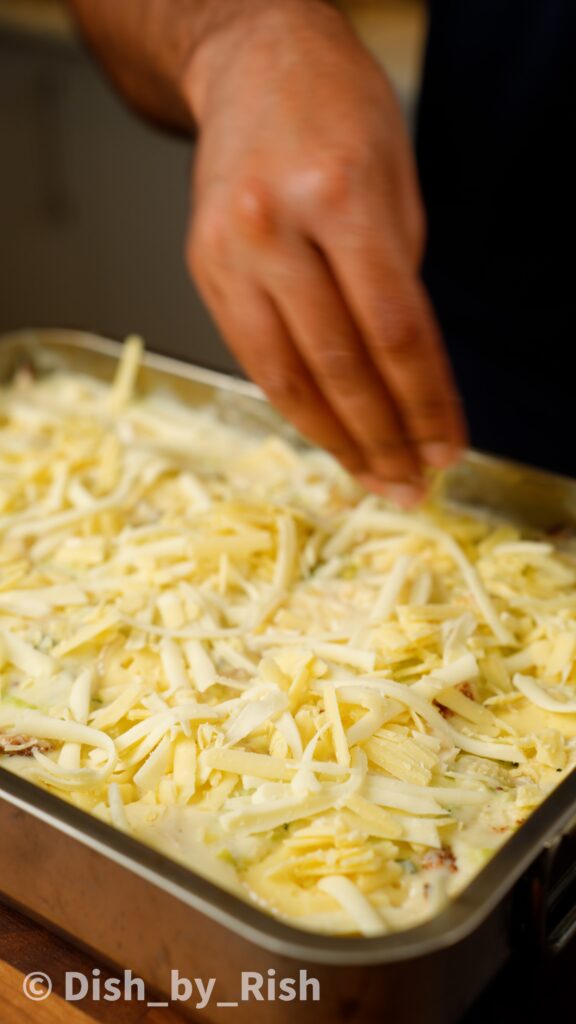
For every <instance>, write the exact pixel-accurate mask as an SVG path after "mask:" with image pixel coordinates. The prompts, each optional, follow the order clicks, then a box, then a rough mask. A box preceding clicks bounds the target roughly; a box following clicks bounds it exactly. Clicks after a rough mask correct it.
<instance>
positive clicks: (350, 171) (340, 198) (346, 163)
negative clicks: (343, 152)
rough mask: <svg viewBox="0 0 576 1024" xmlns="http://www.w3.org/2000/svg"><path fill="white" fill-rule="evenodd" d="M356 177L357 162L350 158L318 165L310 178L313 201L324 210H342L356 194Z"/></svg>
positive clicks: (332, 160)
mask: <svg viewBox="0 0 576 1024" xmlns="http://www.w3.org/2000/svg"><path fill="white" fill-rule="evenodd" d="M356 177H357V174H356V166H355V161H353V160H351V159H350V158H348V157H333V158H332V159H330V160H327V161H326V162H325V163H321V164H318V165H317V166H316V167H314V168H313V170H312V171H311V173H310V174H309V176H308V178H309V192H310V196H311V199H312V200H313V201H314V203H315V204H316V205H317V206H319V207H321V208H322V209H329V210H338V209H341V208H342V207H343V206H346V205H347V204H348V202H349V201H350V199H351V197H352V195H353V194H354V191H355V188H354V185H355V180H356Z"/></svg>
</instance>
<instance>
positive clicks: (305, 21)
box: [180, 0, 343, 126]
mask: <svg viewBox="0 0 576 1024" xmlns="http://www.w3.org/2000/svg"><path fill="white" fill-rule="evenodd" d="M207 6H208V5H207ZM338 7H339V0H279V2H276V3H274V2H272V3H271V0H244V2H242V3H239V2H238V0H224V2H220V3H218V4H214V6H213V8H212V11H211V12H210V13H208V10H207V11H206V16H205V18H204V21H203V23H202V25H201V26H200V27H199V30H198V32H197V33H196V34H195V42H194V46H193V47H192V48H191V51H190V53H189V55H188V58H187V60H186V61H185V62H184V64H183V67H182V73H181V76H180V89H181V94H182V96H183V98H184V101H185V102H186V104H187V106H188V109H189V110H190V113H191V116H192V117H193V119H194V121H195V123H196V124H197V125H199V126H201V125H202V122H203V120H204V118H205V116H206V110H207V108H208V106H209V103H210V97H211V95H212V93H213V91H214V88H215V86H216V85H217V84H218V82H219V80H220V79H221V77H222V75H223V74H224V73H225V71H226V68H227V67H228V66H229V64H230V62H231V61H232V60H233V59H234V56H235V54H237V53H240V52H241V51H243V50H245V48H246V46H247V44H250V43H252V42H256V41H257V40H258V39H260V40H261V41H262V43H263V44H264V45H266V40H267V39H268V41H270V42H271V43H273V42H275V43H278V42H280V44H281V45H285V46H286V47H287V46H288V44H289V43H290V42H291V41H292V40H293V39H294V30H295V29H296V30H297V29H299V28H300V29H301V28H303V27H304V28H310V27H313V26H314V25H316V26H317V27H318V29H319V30H327V29H330V27H331V26H332V25H333V24H334V23H336V24H337V25H338V26H339V27H340V28H341V25H342V21H343V17H342V14H341V13H340V12H339V10H338Z"/></svg>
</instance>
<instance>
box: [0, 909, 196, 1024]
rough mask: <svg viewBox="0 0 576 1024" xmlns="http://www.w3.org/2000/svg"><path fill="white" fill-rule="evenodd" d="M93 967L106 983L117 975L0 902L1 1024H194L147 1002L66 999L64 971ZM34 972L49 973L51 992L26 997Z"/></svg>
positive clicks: (87, 970) (151, 995)
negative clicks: (26, 985) (26, 986)
mask: <svg viewBox="0 0 576 1024" xmlns="http://www.w3.org/2000/svg"><path fill="white" fill-rule="evenodd" d="M95 968H99V969H100V970H101V976H100V977H101V981H102V982H104V980H105V979H106V978H108V977H114V976H116V975H115V973H114V971H111V970H107V969H106V968H105V967H104V966H103V965H102V964H98V963H97V962H96V961H95V960H94V958H93V957H91V956H89V955H88V954H86V953H83V952H81V951H80V950H78V949H76V948H75V947H74V946H72V945H71V944H70V943H68V942H66V941H64V939H61V938H59V937H58V936H56V935H52V934H51V933H50V932H49V931H47V930H46V929H45V928H43V927H42V926H41V925H39V924H36V923H35V922H32V921H30V920H28V919H27V918H26V917H24V916H23V915H22V914H19V913H17V912H16V911H15V910H12V909H10V908H8V907H6V906H4V905H3V904H1V903H0V1021H2V1024H94V1022H95V1021H99V1022H100V1024H112V1022H114V1024H184V1021H186V1024H190V1017H186V1018H185V1017H183V1016H182V1015H181V1014H180V1013H177V1012H176V1011H175V1010H173V1009H172V1008H167V1009H153V1008H149V1007H148V1006H147V1004H146V1003H144V1002H136V1001H133V1002H126V1001H124V1000H118V1001H117V1002H105V1001H102V1000H100V1001H95V1000H92V999H89V998H88V997H87V998H86V999H83V1000H82V1001H78V1002H66V1001H65V999H64V976H65V973H66V971H77V972H78V973H80V974H83V975H85V976H86V977H87V978H89V979H91V978H92V972H93V970H94V969H95ZM34 972H42V973H44V974H47V975H48V977H50V978H51V980H52V982H53V990H52V992H51V993H50V995H49V996H48V997H47V998H46V999H43V1000H41V1001H36V1000H33V999H28V998H27V997H26V996H25V994H24V991H23V984H24V979H25V978H26V977H27V976H28V975H29V974H32V973H34ZM147 997H148V1000H150V1001H152V1000H153V999H154V998H155V996H154V993H153V992H149V991H147ZM158 998H159V999H160V998H161V997H160V996H159V997H158Z"/></svg>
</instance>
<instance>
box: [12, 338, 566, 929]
mask: <svg viewBox="0 0 576 1024" xmlns="http://www.w3.org/2000/svg"><path fill="white" fill-rule="evenodd" d="M140 351H141V344H140V342H139V341H138V340H137V339H131V340H130V341H129V342H128V343H127V344H126V346H125V349H124V356H123V359H122V360H121V363H120V365H119V368H118V372H117V374H116V378H115V380H114V381H113V382H112V383H111V385H110V386H107V385H105V384H102V383H100V382H98V381H96V380H94V379H92V378H89V377H84V376H80V375H74V374H69V373H58V374H52V375H50V376H49V377H46V378H45V379H41V380H33V379H31V378H30V377H27V376H25V375H24V376H21V377H20V378H19V379H18V380H17V381H15V382H14V384H13V385H12V386H11V387H10V388H5V389H4V390H2V391H1V392H0V764H2V765H3V766H4V767H7V768H10V769H11V770H13V771H16V772H18V773H20V774H22V775H25V776H26V777H28V778H30V779H32V780H33V781H34V782H36V783H38V784H40V785H42V786H44V787H46V788H47V789H49V790H50V791H52V792H54V793H56V794H59V795H60V796H62V797H63V798H64V799H67V800H70V801H72V802H73V803H74V804H76V805H77V806H79V807H81V808H83V809H85V810H86V811H89V812H91V813H93V814H95V815H97V816H98V817H100V818H102V819H104V820H105V821H107V822H109V823H111V824H112V825H114V826H115V827H117V828H119V829H121V830H123V831H125V832H128V833H130V834H132V835H134V836H136V837H137V838H139V839H141V840H142V841H144V842H147V843H150V844H152V845H153V846H155V847H156V848H158V849H160V850H162V851H164V852H165V853H167V854H168V855H169V856H171V857H174V858H176V859H178V860H179V861H181V862H183V863H185V864H186V865H188V866H190V867H192V868H193V869H194V870H196V871H197V872H199V873H201V874H203V875H206V876H208V877H210V878H211V879H213V880H215V881H217V882H218V883H219V884H221V885H223V886H225V887H227V888H228V889H230V890H232V891H233V892H236V893H237V894H239V895H241V896H243V897H244V898H245V899H248V900H251V901H253V902H255V903H256V904H257V905H258V906H260V907H261V908H262V909H265V910H267V911H268V912H269V913H271V914H274V915H276V916H278V917H280V918H282V919H284V920H286V921H289V922H290V923H292V924H295V925H297V926H299V927H302V928H306V929H310V930H313V931H319V932H328V933H332V934H364V935H374V934H379V933H382V932H386V931H389V930H395V929H400V928H406V927H410V926H413V925H415V924H417V923H419V922H420V921H423V920H425V919H426V918H428V917H430V916H431V915H432V914H433V913H436V912H437V911H438V910H439V909H441V907H442V906H443V905H444V904H445V902H446V900H448V899H449V898H450V897H452V896H453V895H455V894H456V893H457V892H459V891H460V890H461V889H462V887H463V886H464V885H465V884H466V883H467V881H468V880H469V879H470V878H471V877H472V876H473V875H474V874H475V873H476V872H477V871H478V870H479V869H480V867H481V866H482V864H483V863H484V862H485V861H486V859H487V858H489V857H490V856H491V855H492V853H493V852H494V851H495V850H496V849H497V848H498V846H499V845H500V844H501V843H502V841H503V840H504V839H505V838H506V837H507V836H509V835H510V834H511V833H512V832H513V831H514V830H515V829H516V828H517V827H518V825H520V824H521V822H522V821H523V820H524V819H525V817H526V816H527V814H529V813H530V811H531V810H532V809H533V808H534V807H535V806H537V805H538V804H539V803H540V802H541V800H542V799H543V798H544V797H545V796H546V794H547V793H548V792H549V791H550V790H551V789H552V788H553V787H554V786H555V785H556V783H557V782H558V781H559V780H560V779H562V778H563V777H564V776H565V775H566V773H567V772H569V771H570V770H571V769H572V767H573V766H574V763H575V758H576V739H575V737H576V665H575V661H576V590H575V582H576V568H575V563H574V561H573V560H572V559H571V558H570V557H569V555H568V554H566V553H562V552H560V551H558V550H556V549H555V548H554V545H553V544H552V543H551V542H549V540H548V539H540V538H535V537H532V536H523V535H522V534H521V532H520V531H519V530H517V529H515V528H513V527H511V526H508V525H495V524H493V523H492V524H491V523H488V522H487V521H484V520H482V519H480V518H473V517H471V516H464V515H455V514H454V513H448V512H447V511H446V510H443V509H442V508H440V507H436V506H435V505H434V504H433V503H431V504H430V505H429V506H428V507H426V508H425V509H423V510H420V511H418V512H414V513H410V514H408V513H399V512H396V511H394V510H392V509H391V508H389V507H387V506H386V504H385V503H384V502H383V501H381V500H379V499H376V498H375V497H373V496H369V497H366V496H365V495H363V493H362V492H361V490H360V488H359V487H358V485H357V484H355V483H354V482H353V481H352V480H351V479H350V478H349V477H348V476H347V475H346V474H345V473H344V472H343V470H341V469H340V468H339V467H338V466H337V465H336V464H335V463H334V462H333V461H332V460H331V459H330V458H329V457H328V456H326V455H324V454H323V453H321V452H318V451H313V450H300V449H297V448H296V447H293V446H291V445H290V444H288V443H287V442H286V441H284V440H282V439H281V438H280V437H269V436H262V435H259V434H257V433H251V432H250V431H248V430H245V429H240V428H239V427H238V426H236V427H234V428H233V427H231V426H229V425H227V424H226V423H225V422H224V421H223V420H222V418H221V417H220V416H219V415H218V413H217V411H216V409H215V408H211V407H203V408H188V407H186V406H184V405H182V404H180V403H179V402H178V401H177V400H176V399H174V398H171V397H170V396H166V395H161V394H154V395H148V396H146V397H140V396H139V395H138V393H137V390H136V381H137V372H138V365H139V360H140Z"/></svg>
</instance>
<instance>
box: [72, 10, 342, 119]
mask: <svg viewBox="0 0 576 1024" xmlns="http://www.w3.org/2000/svg"><path fill="white" fill-rule="evenodd" d="M318 2H326V0H120V2H119V0H69V3H70V7H71V8H72V11H73V12H74V14H75V17H76V20H77V23H78V25H79V27H80V29H81V31H82V33H83V35H84V36H85V38H86V40H87V41H88V43H89V45H90V47H91V48H92V50H93V51H94V52H95V54H96V56H97V57H98V59H99V61H100V63H101V64H102V65H103V66H104V67H105V69H106V70H107V72H108V74H109V75H110V77H111V78H112V80H113V81H114V83H115V84H116V86H117V87H118V88H119V89H120V91H121V92H122V93H123V95H124V96H125V97H126V99H128V100H129V101H130V103H132V104H133V105H134V106H135V107H136V108H137V109H138V110H140V111H141V112H142V113H144V114H146V115H147V116H149V117H151V118H153V119H154V120H157V121H159V122H162V123H164V124H167V125H169V126H171V127H177V128H181V129H185V130H189V129H190V128H192V127H193V124H194V120H195V117H194V104H193V102H192V98H191V94H192V93H193V85H192V82H193V77H194V59H195V55H196V54H197V52H198V51H199V50H200V48H201V47H202V44H203V42H204V41H205V40H206V39H208V38H209V37H211V36H212V35H213V34H214V33H217V32H218V31H219V29H221V28H223V27H225V26H228V25H229V24H230V23H231V22H233V21H234V20H235V19H238V18H240V17H241V18H247V19H248V22H249V20H250V17H251V15H253V14H254V15H257V14H258V13H259V12H261V11H262V9H263V8H268V9H270V8H271V7H273V6H278V7H279V8H280V7H284V8H285V7H287V6H288V5H297V4H300V5H301V4H303V3H304V4H305V3H308V4H313V3H318Z"/></svg>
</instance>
